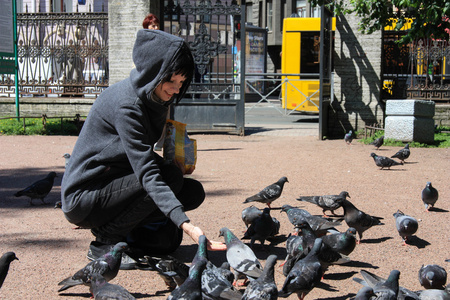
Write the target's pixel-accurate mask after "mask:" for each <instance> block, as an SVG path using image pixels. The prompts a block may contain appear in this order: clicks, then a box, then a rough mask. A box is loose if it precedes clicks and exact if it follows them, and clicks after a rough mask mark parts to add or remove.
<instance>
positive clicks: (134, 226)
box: [77, 165, 205, 244]
mask: <svg viewBox="0 0 450 300" xmlns="http://www.w3.org/2000/svg"><path fill="white" fill-rule="evenodd" d="M160 170H161V175H162V177H163V179H164V181H165V182H166V183H167V185H168V186H169V187H170V188H171V189H172V191H173V192H174V194H175V196H176V197H177V198H178V200H179V201H180V202H181V203H182V204H183V206H184V210H185V211H189V210H193V209H195V208H197V207H198V206H200V205H201V204H202V202H203V201H204V199H205V191H204V189H203V186H202V184H201V183H200V182H198V181H197V180H194V179H191V178H184V177H183V174H182V173H181V171H180V169H179V168H178V167H176V166H175V165H161V166H160ZM82 198H83V201H94V202H95V205H94V208H93V209H92V211H91V213H90V214H89V215H88V216H87V217H86V218H85V220H84V221H82V222H80V223H79V224H77V225H78V226H81V227H83V228H90V229H91V231H92V233H93V234H94V235H95V236H96V240H97V241H98V242H102V243H105V244H115V243H117V242H120V241H125V240H126V239H127V236H129V234H130V233H132V231H133V230H138V231H139V228H140V227H144V226H147V225H149V224H152V223H161V222H166V221H167V217H165V216H164V214H163V213H162V212H161V211H160V210H159V209H158V207H157V206H156V204H155V203H154V202H153V200H152V199H151V198H150V197H149V196H148V195H147V193H146V192H145V190H144V189H143V188H142V186H141V184H140V183H139V182H138V180H137V178H136V176H135V175H134V173H131V172H130V171H127V172H120V171H112V172H106V173H105V175H103V176H101V177H100V178H98V179H97V180H96V182H93V183H90V184H89V186H88V187H87V188H86V189H85V192H84V193H83V196H82ZM169 222H170V220H169ZM134 236H136V235H134Z"/></svg>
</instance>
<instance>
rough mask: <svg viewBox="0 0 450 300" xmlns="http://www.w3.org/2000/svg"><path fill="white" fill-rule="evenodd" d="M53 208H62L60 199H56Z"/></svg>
mask: <svg viewBox="0 0 450 300" xmlns="http://www.w3.org/2000/svg"><path fill="white" fill-rule="evenodd" d="M53 208H55V209H56V208H62V201H56V202H55V206H54V207H53Z"/></svg>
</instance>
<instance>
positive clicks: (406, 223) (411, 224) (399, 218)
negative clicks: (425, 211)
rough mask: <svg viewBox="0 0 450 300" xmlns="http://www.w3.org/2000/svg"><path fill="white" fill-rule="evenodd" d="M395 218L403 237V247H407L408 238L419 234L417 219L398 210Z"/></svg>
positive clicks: (399, 232)
mask: <svg viewBox="0 0 450 300" xmlns="http://www.w3.org/2000/svg"><path fill="white" fill-rule="evenodd" d="M394 217H395V226H396V228H397V231H398V234H399V235H400V236H401V237H402V240H403V245H406V242H407V241H408V238H409V237H410V236H412V235H413V234H414V233H416V232H417V229H418V228H419V223H418V222H417V220H416V219H415V218H413V217H411V216H408V215H405V214H404V213H403V212H402V211H400V210H397V212H396V213H395V214H394Z"/></svg>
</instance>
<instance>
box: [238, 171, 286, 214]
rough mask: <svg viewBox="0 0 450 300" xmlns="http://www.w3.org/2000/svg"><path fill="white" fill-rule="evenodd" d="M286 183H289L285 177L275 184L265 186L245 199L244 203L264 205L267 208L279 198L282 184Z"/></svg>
mask: <svg viewBox="0 0 450 300" xmlns="http://www.w3.org/2000/svg"><path fill="white" fill-rule="evenodd" d="M286 182H289V181H288V179H287V178H286V177H281V178H280V179H279V180H278V181H277V182H275V183H272V184H271V185H269V186H266V187H265V188H264V189H262V190H261V191H260V192H259V193H257V194H255V195H253V196H251V197H248V198H247V199H245V201H244V203H249V202H254V201H256V202H261V203H266V204H267V206H268V207H270V204H271V203H272V202H273V201H275V200H277V199H278V198H280V196H281V193H282V192H283V187H284V184H285V183H286Z"/></svg>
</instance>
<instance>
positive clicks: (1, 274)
mask: <svg viewBox="0 0 450 300" xmlns="http://www.w3.org/2000/svg"><path fill="white" fill-rule="evenodd" d="M14 260H19V259H18V258H17V256H16V254H15V253H14V252H6V253H5V254H3V255H2V257H0V288H1V287H2V285H3V282H4V281H5V278H6V275H8V270H9V265H10V264H11V262H12V261H14Z"/></svg>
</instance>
